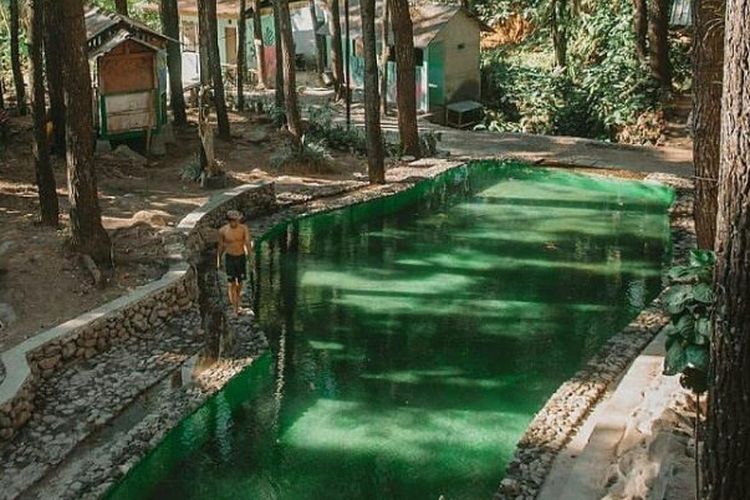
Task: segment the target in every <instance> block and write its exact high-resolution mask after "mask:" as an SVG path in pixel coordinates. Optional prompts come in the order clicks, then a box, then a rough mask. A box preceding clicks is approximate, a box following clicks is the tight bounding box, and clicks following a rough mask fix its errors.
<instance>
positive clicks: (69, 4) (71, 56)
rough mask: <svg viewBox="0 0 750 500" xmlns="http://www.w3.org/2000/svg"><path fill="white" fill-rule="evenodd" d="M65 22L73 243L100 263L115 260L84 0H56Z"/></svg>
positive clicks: (67, 135)
mask: <svg viewBox="0 0 750 500" xmlns="http://www.w3.org/2000/svg"><path fill="white" fill-rule="evenodd" d="M58 1H59V2H60V4H61V9H60V10H61V13H62V23H63V26H64V34H65V37H64V42H65V43H64V47H65V50H62V51H61V53H62V54H63V74H64V81H65V102H66V104H67V109H66V111H67V113H66V117H65V125H66V139H67V164H68V198H69V202H70V229H71V236H70V243H71V246H72V247H73V248H74V249H76V250H77V251H79V252H81V253H85V254H88V255H90V256H91V257H92V258H93V259H94V261H96V262H97V263H98V264H104V265H106V266H110V265H111V257H110V241H109V235H108V234H107V231H105V230H104V227H103V226H102V220H101V210H100V209H99V200H98V198H97V196H98V193H97V187H96V170H95V168H94V139H95V135H94V129H93V124H92V119H91V117H92V116H93V112H92V107H91V104H92V103H91V101H92V96H91V77H90V74H89V61H88V56H87V51H86V29H85V27H84V22H83V3H82V0H58Z"/></svg>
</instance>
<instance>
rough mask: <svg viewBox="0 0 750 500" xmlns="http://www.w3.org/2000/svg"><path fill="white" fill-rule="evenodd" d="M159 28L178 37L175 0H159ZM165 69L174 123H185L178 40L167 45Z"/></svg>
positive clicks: (180, 53) (177, 14) (177, 15)
mask: <svg viewBox="0 0 750 500" xmlns="http://www.w3.org/2000/svg"><path fill="white" fill-rule="evenodd" d="M159 14H160V17H161V29H162V31H163V32H164V34H165V35H167V36H168V37H171V38H174V39H175V40H179V39H180V13H179V12H178V10H177V0H161V3H160V4H159ZM167 69H168V70H169V95H170V104H171V105H172V115H173V118H174V123H175V125H185V124H187V114H186V112H185V94H184V93H183V87H182V51H181V49H180V43H179V42H169V43H168V45H167Z"/></svg>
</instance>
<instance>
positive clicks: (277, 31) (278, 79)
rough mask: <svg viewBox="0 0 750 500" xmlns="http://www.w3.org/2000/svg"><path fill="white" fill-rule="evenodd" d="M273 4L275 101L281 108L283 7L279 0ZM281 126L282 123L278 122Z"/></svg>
mask: <svg viewBox="0 0 750 500" xmlns="http://www.w3.org/2000/svg"><path fill="white" fill-rule="evenodd" d="M271 5H272V6H273V35H274V36H273V39H274V49H275V57H276V73H275V74H274V81H275V83H274V102H275V104H276V107H277V108H279V109H283V108H284V71H283V70H282V65H283V60H284V50H283V48H282V42H281V21H280V19H281V9H280V7H279V0H271ZM277 125H278V126H281V123H277Z"/></svg>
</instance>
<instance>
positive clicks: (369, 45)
mask: <svg viewBox="0 0 750 500" xmlns="http://www.w3.org/2000/svg"><path fill="white" fill-rule="evenodd" d="M360 13H361V17H362V45H363V50H364V59H365V77H364V84H365V134H366V136H367V175H368V177H369V179H370V183H371V184H383V183H384V182H385V165H384V158H383V134H382V131H381V130H380V108H379V99H378V60H377V56H376V51H377V45H376V41H375V0H360Z"/></svg>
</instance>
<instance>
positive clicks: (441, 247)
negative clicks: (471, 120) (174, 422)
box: [109, 162, 673, 499]
mask: <svg viewBox="0 0 750 500" xmlns="http://www.w3.org/2000/svg"><path fill="white" fill-rule="evenodd" d="M672 200H673V193H672V191H671V190H669V189H667V188H664V187H661V186H659V185H655V184H647V183H642V182H634V181H623V180H616V179H611V178H603V177H593V176H587V175H582V174H576V173H571V172H568V171H563V170H547V169H539V168H532V167H528V166H525V165H521V164H515V163H498V162H478V163H473V164H470V165H467V166H465V167H462V168H458V169H455V170H452V171H450V172H447V173H445V174H442V175H441V176H440V177H438V178H437V179H434V180H431V181H425V182H422V183H420V184H418V185H417V186H416V187H415V188H413V189H411V190H409V191H407V192H403V193H400V194H397V195H395V196H392V197H388V198H384V199H378V200H373V201H371V202H367V203H363V204H359V205H354V206H351V207H348V208H345V209H341V210H336V211H333V212H329V213H325V214H320V215H315V216H310V217H307V218H302V219H299V220H296V221H293V222H291V223H289V224H284V225H280V226H278V227H276V228H274V229H273V230H271V231H269V232H268V233H267V234H266V235H264V237H263V239H262V241H261V242H260V244H259V245H258V255H257V259H258V265H257V266H256V275H255V285H254V288H255V289H254V300H255V310H256V313H257V316H258V321H259V323H260V325H261V326H262V329H263V330H264V332H265V333H266V335H267V336H268V338H269V342H270V344H271V352H270V353H269V354H266V355H264V356H263V357H262V358H260V359H259V360H257V361H256V362H255V363H254V364H253V365H252V366H250V367H249V368H248V369H247V370H245V371H244V372H243V373H242V374H241V375H239V376H238V377H236V378H235V379H233V380H232V381H231V382H230V383H229V384H228V385H227V387H226V388H225V389H223V390H222V391H220V392H219V393H218V394H217V395H216V396H215V397H213V398H212V399H211V400H210V401H209V402H208V403H207V404H206V405H204V406H203V407H202V408H201V409H199V410H198V411H197V412H196V413H195V414H193V415H192V416H190V417H188V418H186V419H185V420H184V421H183V422H182V423H181V424H180V425H179V426H178V427H177V428H175V429H174V430H173V431H172V432H171V433H170V434H169V435H168V436H167V438H166V439H165V440H164V441H163V442H162V443H161V444H160V445H159V446H158V447H157V448H156V449H155V450H154V451H153V452H152V453H150V454H149V455H148V456H147V457H146V458H145V459H144V460H142V461H141V462H140V463H139V464H138V465H137V466H136V467H134V468H133V470H131V471H130V473H129V474H128V475H127V476H126V477H125V478H124V479H123V481H121V482H120V483H119V484H118V485H116V487H115V488H114V489H113V490H111V491H110V494H109V496H110V497H111V498H143V497H154V498H156V497H159V498H163V497H169V498H257V499H266V498H269V499H270V498H282V499H297V498H347V499H354V498H409V499H411V498H432V499H438V498H440V497H441V496H443V497H444V498H446V499H454V498H467V499H470V498H471V499H473V498H489V497H491V495H492V493H493V492H494V491H495V489H496V487H497V485H498V483H499V481H500V479H501V478H502V474H503V471H504V468H505V464H506V463H507V461H508V460H509V459H510V457H511V454H512V452H513V449H514V446H515V443H516V441H517V440H518V438H519V437H520V436H521V435H522V434H523V431H524V429H525V427H526V426H527V424H528V423H529V421H530V420H531V418H532V416H533V414H534V413H535V412H536V411H538V410H539V408H541V407H542V405H543V404H544V402H545V400H546V399H547V398H548V397H549V396H550V395H551V394H552V393H553V392H554V391H555V389H556V388H557V387H558V386H559V385H560V384H561V383H562V382H564V381H565V380H566V379H567V378H569V377H570V376H571V375H572V374H573V373H574V372H575V371H576V370H577V369H578V368H579V367H580V366H581V365H582V364H583V363H584V362H585V361H586V360H587V359H588V358H590V357H591V356H592V355H593V354H594V353H595V352H596V351H597V350H598V349H599V348H600V347H601V345H602V344H603V343H604V342H605V341H606V340H607V338H609V337H610V336H611V335H613V334H615V333H616V332H617V331H618V330H619V329H621V328H622V327H623V326H625V325H626V324H627V323H628V322H629V321H630V320H631V319H632V318H633V317H634V316H635V315H637V313H638V312H639V311H640V310H641V309H642V308H643V307H644V306H645V305H646V304H648V302H650V301H651V300H652V299H653V297H655V296H656V295H657V294H658V292H659V291H660V289H661V286H662V283H661V271H662V268H663V266H664V264H665V263H666V262H668V259H669V255H670V227H669V219H668V214H667V211H668V207H669V205H670V204H671V202H672Z"/></svg>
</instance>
